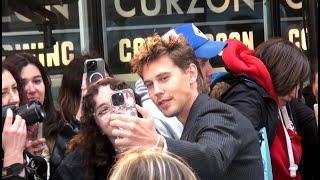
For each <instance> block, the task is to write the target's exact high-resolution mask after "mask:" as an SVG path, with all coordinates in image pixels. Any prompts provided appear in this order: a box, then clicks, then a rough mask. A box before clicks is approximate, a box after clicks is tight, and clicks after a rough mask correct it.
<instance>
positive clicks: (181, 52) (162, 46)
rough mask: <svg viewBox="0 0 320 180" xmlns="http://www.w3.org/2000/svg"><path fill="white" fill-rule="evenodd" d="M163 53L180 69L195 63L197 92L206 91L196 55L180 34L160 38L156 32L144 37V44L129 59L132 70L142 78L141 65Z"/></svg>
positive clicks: (206, 87)
mask: <svg viewBox="0 0 320 180" xmlns="http://www.w3.org/2000/svg"><path fill="white" fill-rule="evenodd" d="M164 55H168V56H169V57H170V58H171V59H172V62H173V64H175V65H176V66H177V67H179V68H180V69H182V70H186V69H187V68H188V67H189V66H190V64H195V65H196V67H197V70H198V77H197V85H198V92H199V93H208V86H207V84H206V83H205V82H204V81H203V77H202V73H201V69H200V66H199V62H198V60H197V57H196V55H195V54H194V51H193V49H192V48H191V47H190V46H189V44H188V42H187V40H186V39H185V38H184V37H183V36H182V35H179V36H169V37H168V38H162V37H161V36H159V35H158V34H157V33H154V34H153V35H152V36H150V37H147V38H145V39H144V44H143V45H142V46H141V47H140V48H139V51H138V52H137V53H135V54H134V56H133V58H132V59H131V61H130V65H131V68H132V71H133V72H134V73H138V74H139V76H140V77H142V79H143V76H142V70H143V67H144V66H145V65H147V64H148V63H149V62H152V61H154V60H156V59H157V58H159V57H161V56H164Z"/></svg>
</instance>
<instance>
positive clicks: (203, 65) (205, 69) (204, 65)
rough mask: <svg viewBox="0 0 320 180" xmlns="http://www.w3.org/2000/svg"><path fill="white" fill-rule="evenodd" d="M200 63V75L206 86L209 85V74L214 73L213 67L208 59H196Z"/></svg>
mask: <svg viewBox="0 0 320 180" xmlns="http://www.w3.org/2000/svg"><path fill="white" fill-rule="evenodd" d="M198 61H199V64H200V69H201V72H202V76H203V79H204V81H205V82H206V83H207V85H208V86H210V85H211V76H212V74H213V73H214V69H213V67H212V66H211V64H210V62H209V59H198Z"/></svg>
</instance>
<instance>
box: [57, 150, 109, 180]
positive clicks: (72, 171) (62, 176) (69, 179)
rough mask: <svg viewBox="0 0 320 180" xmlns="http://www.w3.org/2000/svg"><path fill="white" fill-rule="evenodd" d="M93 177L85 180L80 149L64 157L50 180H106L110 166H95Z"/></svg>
mask: <svg viewBox="0 0 320 180" xmlns="http://www.w3.org/2000/svg"><path fill="white" fill-rule="evenodd" d="M93 169H94V174H93V177H89V178H85V172H86V169H85V167H84V158H83V154H82V149H81V148H79V147H78V148H76V149H75V150H74V151H73V152H72V153H70V154H69V155H68V156H66V157H65V159H64V160H63V161H62V162H61V164H60V165H59V167H58V168H57V170H56V172H55V173H54V174H53V176H52V178H51V179H52V180H74V179H76V180H84V179H92V180H106V179H107V176H108V174H109V171H110V169H111V166H109V165H104V166H95V167H94V168H93Z"/></svg>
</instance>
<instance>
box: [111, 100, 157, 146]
mask: <svg viewBox="0 0 320 180" xmlns="http://www.w3.org/2000/svg"><path fill="white" fill-rule="evenodd" d="M136 109H137V111H138V112H139V113H140V114H141V115H142V116H143V118H139V117H134V116H128V115H122V114H111V115H110V126H111V127H112V128H113V130H112V135H113V136H114V137H118V138H117V139H116V140H115V145H116V147H117V148H119V149H127V148H130V147H135V146H148V147H153V146H155V145H156V143H157V140H158V136H160V135H159V134H158V133H157V131H156V129H155V126H154V122H153V119H152V117H151V116H150V115H149V113H148V111H146V110H145V109H144V108H142V107H140V106H139V105H136ZM158 147H160V148H162V147H163V139H162V138H160V142H159V143H158Z"/></svg>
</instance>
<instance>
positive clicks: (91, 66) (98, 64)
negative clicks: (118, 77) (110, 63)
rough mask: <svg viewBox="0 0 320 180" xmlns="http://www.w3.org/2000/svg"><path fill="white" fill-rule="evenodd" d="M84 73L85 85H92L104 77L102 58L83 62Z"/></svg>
mask: <svg viewBox="0 0 320 180" xmlns="http://www.w3.org/2000/svg"><path fill="white" fill-rule="evenodd" d="M84 72H86V73H87V84H92V83H94V82H96V81H98V80H99V79H102V78H104V77H105V74H106V73H105V62H104V60H103V59H102V58H97V59H87V60H86V61H85V62H84Z"/></svg>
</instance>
